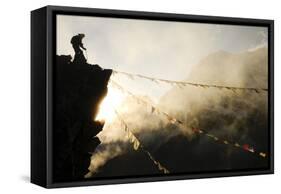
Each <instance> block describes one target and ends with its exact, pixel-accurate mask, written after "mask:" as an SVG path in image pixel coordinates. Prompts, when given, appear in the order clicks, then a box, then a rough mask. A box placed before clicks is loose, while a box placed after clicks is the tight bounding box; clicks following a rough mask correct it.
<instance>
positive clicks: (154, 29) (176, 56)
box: [57, 15, 267, 96]
mask: <svg viewBox="0 0 281 194" xmlns="http://www.w3.org/2000/svg"><path fill="white" fill-rule="evenodd" d="M78 33H84V34H85V35H86V37H85V38H84V39H83V42H84V46H85V47H86V48H87V55H88V62H89V63H91V64H95V63H97V64H99V65H100V66H101V67H103V68H110V69H116V70H120V71H126V72H131V73H138V74H144V75H148V76H154V77H158V78H165V79H171V80H182V79H186V78H187V77H188V74H189V72H190V70H191V68H192V66H193V65H196V64H197V63H198V62H199V61H200V60H201V59H202V58H204V57H205V56H207V55H209V54H211V53H213V52H216V51H219V50H224V51H228V52H232V53H239V52H243V51H247V50H251V49H254V48H256V47H259V46H261V45H266V44H267V28H264V27H245V26H234V25H214V24H198V23H186V22H167V21H151V20H135V19H134V20H133V19H115V18H102V17H85V16H63V15H59V16H57V54H58V55H61V54H66V55H68V54H71V55H72V56H74V51H73V49H72V46H71V44H70V39H71V37H72V36H74V35H76V34H78ZM121 79H123V78H120V80H121ZM137 82H138V81H136V83H137ZM123 83H124V84H125V85H126V86H128V87H130V88H131V89H132V90H134V88H136V87H137V86H135V85H134V83H133V81H130V82H128V81H126V80H124V81H123ZM149 84H150V85H149ZM140 85H142V86H143V88H139V89H138V91H139V90H141V91H143V92H144V94H145V93H151V94H152V95H154V96H160V95H161V94H163V92H165V90H166V89H169V88H166V89H163V87H162V86H161V87H160V88H155V87H152V86H151V83H149V82H147V83H146V82H145V81H144V82H142V84H140ZM142 86H140V87H142ZM167 87H168V86H167Z"/></svg>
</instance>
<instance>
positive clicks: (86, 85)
mask: <svg viewBox="0 0 281 194" xmlns="http://www.w3.org/2000/svg"><path fill="white" fill-rule="evenodd" d="M111 73H112V70H109V69H102V68H101V67H99V66H98V65H91V64H88V63H87V62H85V61H83V60H80V61H79V60H74V61H73V62H72V61H71V56H70V55H69V56H67V55H61V56H56V64H55V65H54V76H55V78H54V94H53V102H54V106H53V113H54V119H53V121H54V122H53V179H54V181H55V182H65V181H76V180H81V179H83V178H84V175H85V174H86V173H87V172H88V167H89V164H90V160H91V158H90V157H91V153H92V152H94V150H95V149H96V147H97V146H98V145H99V144H100V140H99V139H98V137H96V135H97V134H98V133H99V132H100V131H101V130H102V128H103V125H104V123H102V122H98V121H94V119H95V117H96V115H97V111H98V106H99V104H100V102H101V100H102V99H103V98H104V96H105V95H106V93H107V84H108V81H109V78H110V76H111Z"/></svg>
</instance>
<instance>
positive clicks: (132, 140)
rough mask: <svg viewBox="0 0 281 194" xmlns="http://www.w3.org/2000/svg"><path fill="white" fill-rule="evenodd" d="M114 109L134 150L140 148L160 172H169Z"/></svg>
mask: <svg viewBox="0 0 281 194" xmlns="http://www.w3.org/2000/svg"><path fill="white" fill-rule="evenodd" d="M114 111H115V114H116V116H117V118H118V119H119V120H120V122H121V124H122V125H123V126H124V130H125V132H126V135H127V137H128V139H129V140H130V143H132V144H133V148H134V150H138V148H140V149H141V150H142V151H143V152H144V153H145V154H146V155H147V156H148V157H149V159H150V160H152V162H153V164H154V165H155V166H156V167H157V169H158V170H159V171H160V172H162V173H164V174H169V173H170V171H169V170H168V169H167V168H165V167H164V166H163V165H162V164H161V163H160V162H158V161H157V160H156V159H155V158H154V157H153V156H152V155H151V153H150V152H149V151H148V150H147V149H145V148H144V146H143V145H142V144H141V143H140V141H139V140H138V138H137V137H136V136H135V135H134V134H133V133H132V131H131V130H130V129H129V127H128V125H127V123H126V122H125V120H124V119H123V118H122V117H121V115H120V114H119V113H118V112H117V110H116V109H115V110H114Z"/></svg>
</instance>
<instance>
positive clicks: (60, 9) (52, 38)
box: [46, 6, 274, 188]
mask: <svg viewBox="0 0 281 194" xmlns="http://www.w3.org/2000/svg"><path fill="white" fill-rule="evenodd" d="M46 8H47V22H46V23H47V45H46V47H47V49H46V50H47V53H46V56H47V57H46V61H47V63H46V64H47V65H46V78H47V80H46V82H47V85H46V95H47V96H46V98H47V102H46V115H47V118H46V129H47V130H46V137H47V140H46V142H47V145H46V154H47V168H46V170H47V172H46V174H47V183H46V188H60V187H73V186H91V185H107V184H123V183H140V182H155V181H172V180H185V179H201V178H218V177H230V176H248V175H262V174H274V20H268V19H251V18H234V17H221V16H202V15H187V14H174V13H156V12H141V11H127V10H111V9H97V8H80V7H64V6H46ZM58 13H62V14H67V15H71V14H72V15H83V16H85V15H92V16H101V17H119V18H128V17H129V18H134V19H148V20H149V19H151V20H163V21H185V22H188V21H189V22H191V21H192V22H198V23H216V24H230V25H232V24H233V25H247V26H265V27H268V32H269V33H268V69H269V73H268V86H269V96H268V104H269V106H268V107H269V112H268V115H269V130H270V131H269V155H270V158H269V168H266V169H257V170H250V171H245V170H240V171H239V170H235V171H232V172H229V171H225V172H210V173H200V174H199V173H198V174H184V175H169V176H149V177H136V178H127V177H125V178H118V179H116V178H107V179H103V180H85V181H73V182H62V183H55V182H53V180H52V129H53V123H52V115H53V84H54V83H53V74H52V72H53V64H54V57H55V52H54V51H55V50H56V48H55V45H56V44H55V43H56V28H54V26H55V16H56V15H57V14H58Z"/></svg>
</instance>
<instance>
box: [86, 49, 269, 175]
mask: <svg viewBox="0 0 281 194" xmlns="http://www.w3.org/2000/svg"><path fill="white" fill-rule="evenodd" d="M267 54H268V49H267V47H263V48H258V49H256V50H252V51H245V52H242V53H235V54H233V53H228V52H225V51H218V52H215V53H212V54H210V55H208V56H207V57H205V58H203V59H202V60H201V61H200V62H199V63H198V64H197V65H195V66H194V67H193V69H192V71H191V73H190V74H189V75H188V76H187V78H186V80H185V81H189V82H195V83H202V84H214V85H224V86H237V87H255V88H267V79H268V69H267V64H268V56H267ZM141 98H144V99H145V100H146V101H150V99H149V97H146V96H145V97H143V96H142V97H141ZM267 104H268V94H267V92H260V93H256V92H253V91H231V90H227V89H218V88H202V87H194V86H186V87H177V86H174V87H173V88H172V89H171V90H170V91H168V92H167V93H166V94H165V95H163V96H162V98H161V99H160V101H159V103H158V104H157V107H158V108H159V109H161V110H164V111H165V112H167V113H168V114H170V115H171V116H173V117H175V118H177V119H179V120H181V121H183V123H184V125H185V126H186V127H185V128H178V127H177V126H175V125H173V124H171V123H169V122H168V121H167V119H165V117H164V116H163V115H159V114H156V113H155V112H153V110H152V109H151V107H149V106H143V105H142V104H138V103H136V102H135V101H134V100H133V99H131V98H128V99H127V100H126V102H124V107H125V105H126V106H127V107H130V109H126V108H125V109H124V110H123V112H122V115H123V117H124V118H126V122H127V123H128V126H130V128H131V129H132V132H133V133H134V134H135V135H136V137H137V138H138V139H139V140H140V142H141V143H142V144H143V146H144V147H145V148H146V149H147V150H149V151H150V153H151V154H152V155H153V156H154V157H155V159H156V160H157V161H159V162H160V163H161V164H162V165H163V166H165V167H166V168H167V169H169V170H170V172H171V173H197V172H206V171H214V170H234V169H235V170H238V169H258V168H266V167H267V166H268V162H269V160H268V158H261V157H258V156H256V155H254V154H252V153H249V152H246V151H244V150H242V149H238V148H234V147H232V146H230V145H224V144H219V143H216V142H214V141H213V140H210V139H209V138H208V137H206V136H200V135H197V134H194V133H192V132H191V127H195V128H200V129H204V130H205V131H207V132H209V133H212V134H214V135H216V136H217V137H219V138H222V139H226V140H231V141H233V142H238V143H240V144H241V145H243V144H247V145H250V146H252V147H253V148H254V149H255V150H258V151H263V152H268V143H269V142H268V130H269V129H268V107H267ZM115 128H116V130H123V129H122V126H120V125H119V126H118V124H117V125H115ZM124 134H125V133H124ZM124 134H123V135H124ZM123 137H124V136H122V134H121V135H120V137H119V138H116V139H112V141H107V142H104V143H102V144H101V145H100V152H101V153H103V155H102V154H101V156H100V157H103V158H102V161H103V162H102V165H99V166H98V167H97V168H93V166H92V168H91V166H90V168H89V169H90V170H91V171H92V172H93V177H95V178H97V177H106V176H113V175H115V176H130V175H132V176H133V175H142V176H145V175H151V174H158V173H160V172H159V171H158V170H157V168H156V167H155V166H154V164H153V162H152V161H150V160H149V158H148V157H147V155H145V154H144V153H143V152H141V151H140V150H138V151H135V150H133V149H132V145H131V144H130V143H128V140H127V139H126V138H123ZM113 145H114V146H113ZM113 147H114V149H113ZM116 147H118V148H120V149H118V150H119V153H118V154H115V155H114V156H113V155H112V154H111V153H115V152H116ZM106 148H108V149H106ZM104 152H105V153H107V154H105V153H104ZM107 156H113V157H107ZM100 160H101V158H99V156H98V155H96V156H95V155H93V156H92V163H95V161H100ZM112 172H114V173H112Z"/></svg>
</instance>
